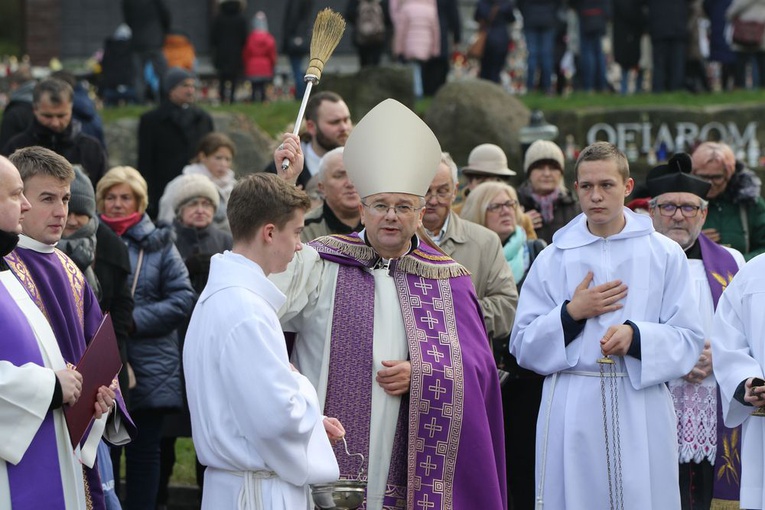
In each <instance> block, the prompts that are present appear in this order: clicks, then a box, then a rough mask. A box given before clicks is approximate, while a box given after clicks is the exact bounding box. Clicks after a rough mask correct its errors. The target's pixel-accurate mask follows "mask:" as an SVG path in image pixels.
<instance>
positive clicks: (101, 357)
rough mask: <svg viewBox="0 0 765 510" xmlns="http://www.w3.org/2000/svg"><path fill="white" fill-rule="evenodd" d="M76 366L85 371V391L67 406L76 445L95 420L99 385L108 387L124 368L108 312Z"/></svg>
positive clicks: (78, 369)
mask: <svg viewBox="0 0 765 510" xmlns="http://www.w3.org/2000/svg"><path fill="white" fill-rule="evenodd" d="M75 368H76V369H77V371H78V372H79V373H80V374H82V393H81V394H80V399H79V400H78V401H77V403H76V404H74V405H73V406H68V405H64V416H65V417H66V425H67V427H68V428H69V437H70V438H71V440H72V447H73V448H76V447H77V445H78V444H80V441H81V440H82V436H84V435H85V432H86V431H87V430H88V427H89V426H90V422H91V421H92V420H93V415H94V413H95V411H94V410H93V409H94V406H95V403H96V397H97V395H98V388H100V387H101V386H106V387H107V388H108V387H109V385H111V384H112V381H113V380H114V379H115V378H116V377H117V374H118V373H119V371H120V370H121V369H122V360H121V359H120V351H119V347H118V346H117V337H116V336H115V335H114V327H113V326H112V318H111V316H110V315H109V314H108V313H107V314H106V315H104V318H103V320H102V321H101V324H100V325H99V326H98V331H96V334H95V335H93V338H92V339H91V340H90V344H88V348H87V349H85V353H84V354H83V355H82V358H80V362H79V363H77V366H76V367H75Z"/></svg>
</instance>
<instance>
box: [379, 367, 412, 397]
mask: <svg viewBox="0 0 765 510" xmlns="http://www.w3.org/2000/svg"><path fill="white" fill-rule="evenodd" d="M382 365H383V367H385V368H383V369H382V370H378V371H377V377H376V378H375V380H376V381H377V384H379V385H380V387H381V388H382V389H383V390H385V393H387V394H388V395H392V396H400V395H404V394H406V393H407V392H408V391H409V383H410V382H411V380H412V364H411V363H410V362H409V361H407V360H391V361H383V362H382Z"/></svg>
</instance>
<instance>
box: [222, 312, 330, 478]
mask: <svg viewBox="0 0 765 510" xmlns="http://www.w3.org/2000/svg"><path fill="white" fill-rule="evenodd" d="M278 341H281V342H283V340H282V334H281V331H280V330H274V328H273V327H271V325H269V324H268V323H267V322H266V321H265V320H263V318H262V317H257V316H255V317H252V318H250V319H247V320H245V321H243V322H241V323H239V324H238V325H236V326H235V327H234V328H233V329H232V331H231V332H230V334H229V335H228V336H227V338H226V339H225V340H224V341H223V343H222V345H221V357H220V361H221V367H220V368H221V370H220V374H221V375H220V377H221V378H222V380H221V385H222V387H223V390H224V392H225V394H224V395H223V396H222V397H223V398H227V399H231V400H232V401H233V402H241V406H238V409H239V413H238V418H237V422H238V424H239V426H240V427H241V431H231V434H239V433H242V434H244V435H245V436H246V437H247V438H248V440H251V443H252V445H253V449H254V450H255V451H256V452H257V454H259V455H260V456H261V457H262V459H263V461H264V462H265V464H266V465H268V466H269V467H270V468H271V469H272V470H273V471H274V472H276V474H277V475H278V476H279V477H280V478H282V479H283V480H286V481H287V482H289V483H292V484H294V485H298V486H300V485H304V484H306V483H308V482H309V477H311V478H313V477H315V476H317V473H316V472H315V471H316V470H317V469H321V468H322V466H326V469H328V470H330V471H333V472H332V473H330V475H334V476H327V477H326V478H327V479H336V478H337V475H336V474H335V473H336V470H337V463H336V462H335V460H334V454H333V453H332V450H331V447H330V446H329V441H328V440H327V439H326V436H325V438H324V442H325V443H326V446H327V450H326V452H325V453H326V454H328V455H329V457H330V458H329V461H330V462H327V463H326V464H325V463H323V459H321V458H319V459H317V458H315V457H316V456H315V455H314V456H311V455H309V443H310V441H311V437H312V435H313V434H314V433H315V430H316V428H317V425H318V426H321V427H322V429H323V425H322V415H321V412H320V410H319V402H318V398H317V396H316V390H315V389H314V388H313V386H312V385H311V383H310V382H309V381H308V379H307V378H306V377H304V376H303V375H300V374H299V373H297V372H294V371H292V370H291V368H290V366H289V364H288V362H287V361H286V357H285V355H284V345H283V343H281V344H278V345H277V342H278ZM318 476H320V477H321V474H318Z"/></svg>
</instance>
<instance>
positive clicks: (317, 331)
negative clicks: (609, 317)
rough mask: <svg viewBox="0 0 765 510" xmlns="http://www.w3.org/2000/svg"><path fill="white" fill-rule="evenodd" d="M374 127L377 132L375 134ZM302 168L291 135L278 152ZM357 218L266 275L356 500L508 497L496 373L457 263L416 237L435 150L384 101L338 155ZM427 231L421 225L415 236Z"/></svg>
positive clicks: (449, 501) (500, 502)
mask: <svg viewBox="0 0 765 510" xmlns="http://www.w3.org/2000/svg"><path fill="white" fill-rule="evenodd" d="M382 133H384V134H385V136H381V134H382ZM285 157H287V158H288V159H290V161H291V163H293V164H292V165H291V166H290V171H291V174H289V175H283V177H285V178H286V179H288V180H293V181H294V179H295V177H296V176H297V173H296V172H300V166H301V165H300V159H301V153H300V151H299V145H298V142H297V138H296V137H291V136H286V137H285V143H284V147H283V148H282V149H280V150H277V151H276V159H277V161H281V160H282V159H283V158H285ZM343 159H344V162H345V167H346V170H347V172H348V175H349V177H350V178H351V180H352V181H353V183H354V185H355V186H356V189H357V190H358V192H359V196H361V198H362V200H361V206H360V211H361V219H362V222H363V223H364V230H362V231H361V232H359V233H358V234H357V233H352V234H349V235H334V236H327V237H320V238H318V239H316V240H315V241H313V242H311V243H310V244H309V245H307V246H306V247H305V248H304V249H303V250H302V251H300V252H298V253H297V254H296V255H295V259H294V260H293V262H292V263H291V264H290V266H289V268H288V269H287V271H286V272H285V273H282V274H279V275H273V276H272V279H273V281H274V282H275V283H277V285H278V286H279V287H280V288H281V289H283V291H284V292H285V294H286V295H287V303H286V304H285V306H283V307H282V309H281V311H280V314H281V319H282V325H283V327H284V329H285V330H287V331H296V332H297V333H298V336H297V341H296V344H295V349H294V352H293V356H292V359H293V362H294V364H295V365H296V367H297V368H298V369H299V370H300V371H301V372H302V373H303V374H305V375H306V376H307V377H308V378H309V380H311V382H312V383H313V384H314V385H315V386H316V388H317V390H318V394H319V399H320V401H321V402H322V405H323V407H324V413H325V414H327V415H332V416H337V417H338V419H339V420H340V421H341V422H342V423H343V425H344V426H345V429H346V431H347V435H346V439H347V442H348V448H349V450H350V451H351V452H360V453H362V454H364V457H365V459H367V460H366V461H365V462H364V464H363V466H359V461H358V458H357V457H349V456H347V455H346V454H345V452H344V451H343V450H342V449H337V448H336V453H337V458H338V462H339V464H340V473H341V477H344V478H350V479H355V478H356V477H357V476H358V475H359V472H360V467H361V468H363V473H362V477H363V478H365V479H366V480H367V482H368V485H367V492H366V497H367V500H366V508H367V509H370V510H380V509H382V508H386V509H387V508H400V509H404V508H421V507H422V508H434V509H447V508H449V509H466V510H467V509H474V508H487V509H488V508H491V509H501V508H506V506H507V503H506V502H507V498H506V488H505V458H504V444H503V425H502V409H501V401H500V389H499V380H498V377H497V373H496V368H495V365H494V360H493V356H492V353H491V350H490V347H489V339H488V337H487V334H486V329H485V327H484V323H483V318H482V313H481V307H480V304H479V303H478V299H477V298H476V294H475V290H474V289H473V286H472V283H471V281H470V276H469V273H468V271H467V270H466V269H465V268H464V267H463V266H461V265H460V264H458V263H456V262H455V261H454V260H452V259H451V258H449V257H448V256H445V255H444V254H443V253H442V252H440V251H438V250H437V249H435V248H433V247H431V246H430V245H428V244H426V242H425V241H423V240H422V239H421V238H420V237H418V235H417V231H418V229H419V228H420V226H421V222H422V216H423V212H424V206H425V201H424V195H425V193H426V191H427V189H428V186H429V185H430V183H431V181H432V180H433V177H434V175H435V173H436V170H437V168H438V166H439V162H440V159H441V148H440V146H439V143H438V141H437V140H436V137H435V136H434V135H433V133H432V131H431V130H430V129H429V128H428V127H427V126H426V125H425V124H424V123H423V122H422V121H421V120H420V119H419V117H417V115H415V114H414V113H413V112H412V111H410V110H409V109H408V108H406V107H405V106H403V105H402V104H400V103H398V102H397V101H394V100H392V99H388V100H386V101H383V102H382V103H381V104H379V105H377V106H376V107H375V108H374V109H372V110H371V111H370V112H369V113H368V114H367V115H366V116H365V117H364V118H363V119H362V120H361V122H359V124H358V125H357V126H356V127H355V128H354V130H353V132H352V133H351V135H350V137H349V139H348V142H347V143H346V145H345V150H344V153H343ZM424 238H425V239H426V238H427V236H426V235H424Z"/></svg>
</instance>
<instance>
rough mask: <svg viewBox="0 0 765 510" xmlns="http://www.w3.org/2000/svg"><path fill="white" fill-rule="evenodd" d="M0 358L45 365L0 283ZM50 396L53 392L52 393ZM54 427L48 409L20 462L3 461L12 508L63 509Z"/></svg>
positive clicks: (32, 336)
mask: <svg viewBox="0 0 765 510" xmlns="http://www.w3.org/2000/svg"><path fill="white" fill-rule="evenodd" d="M0 337H2V341H0V359H2V360H5V361H9V362H11V363H12V364H13V365H16V366H18V367H20V366H22V365H24V364H26V363H30V362H31V363H34V364H36V365H40V366H45V363H44V362H43V357H42V354H41V352H40V345H39V344H38V343H37V337H36V336H35V334H34V332H33V331H32V328H31V326H30V325H29V322H27V318H26V316H25V315H24V313H23V312H22V311H21V309H20V308H19V307H18V306H17V305H16V303H15V302H14V301H13V298H11V296H10V294H9V293H8V289H6V288H5V285H3V284H2V283H0ZM51 395H52V393H51ZM59 462H60V461H59V458H58V446H57V443H56V429H55V425H54V424H53V412H52V411H48V414H47V415H46V416H45V419H44V420H43V421H42V423H41V424H40V428H39V429H38V430H37V433H36V434H35V437H34V439H32V443H31V444H30V445H29V447H28V448H27V450H26V451H25V452H24V456H23V457H22V458H21V461H20V462H19V463H18V464H16V465H13V464H11V463H6V466H7V469H8V482H9V485H10V489H11V506H12V507H13V508H64V504H65V503H64V488H63V486H62V484H61V468H60V467H59Z"/></svg>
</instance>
